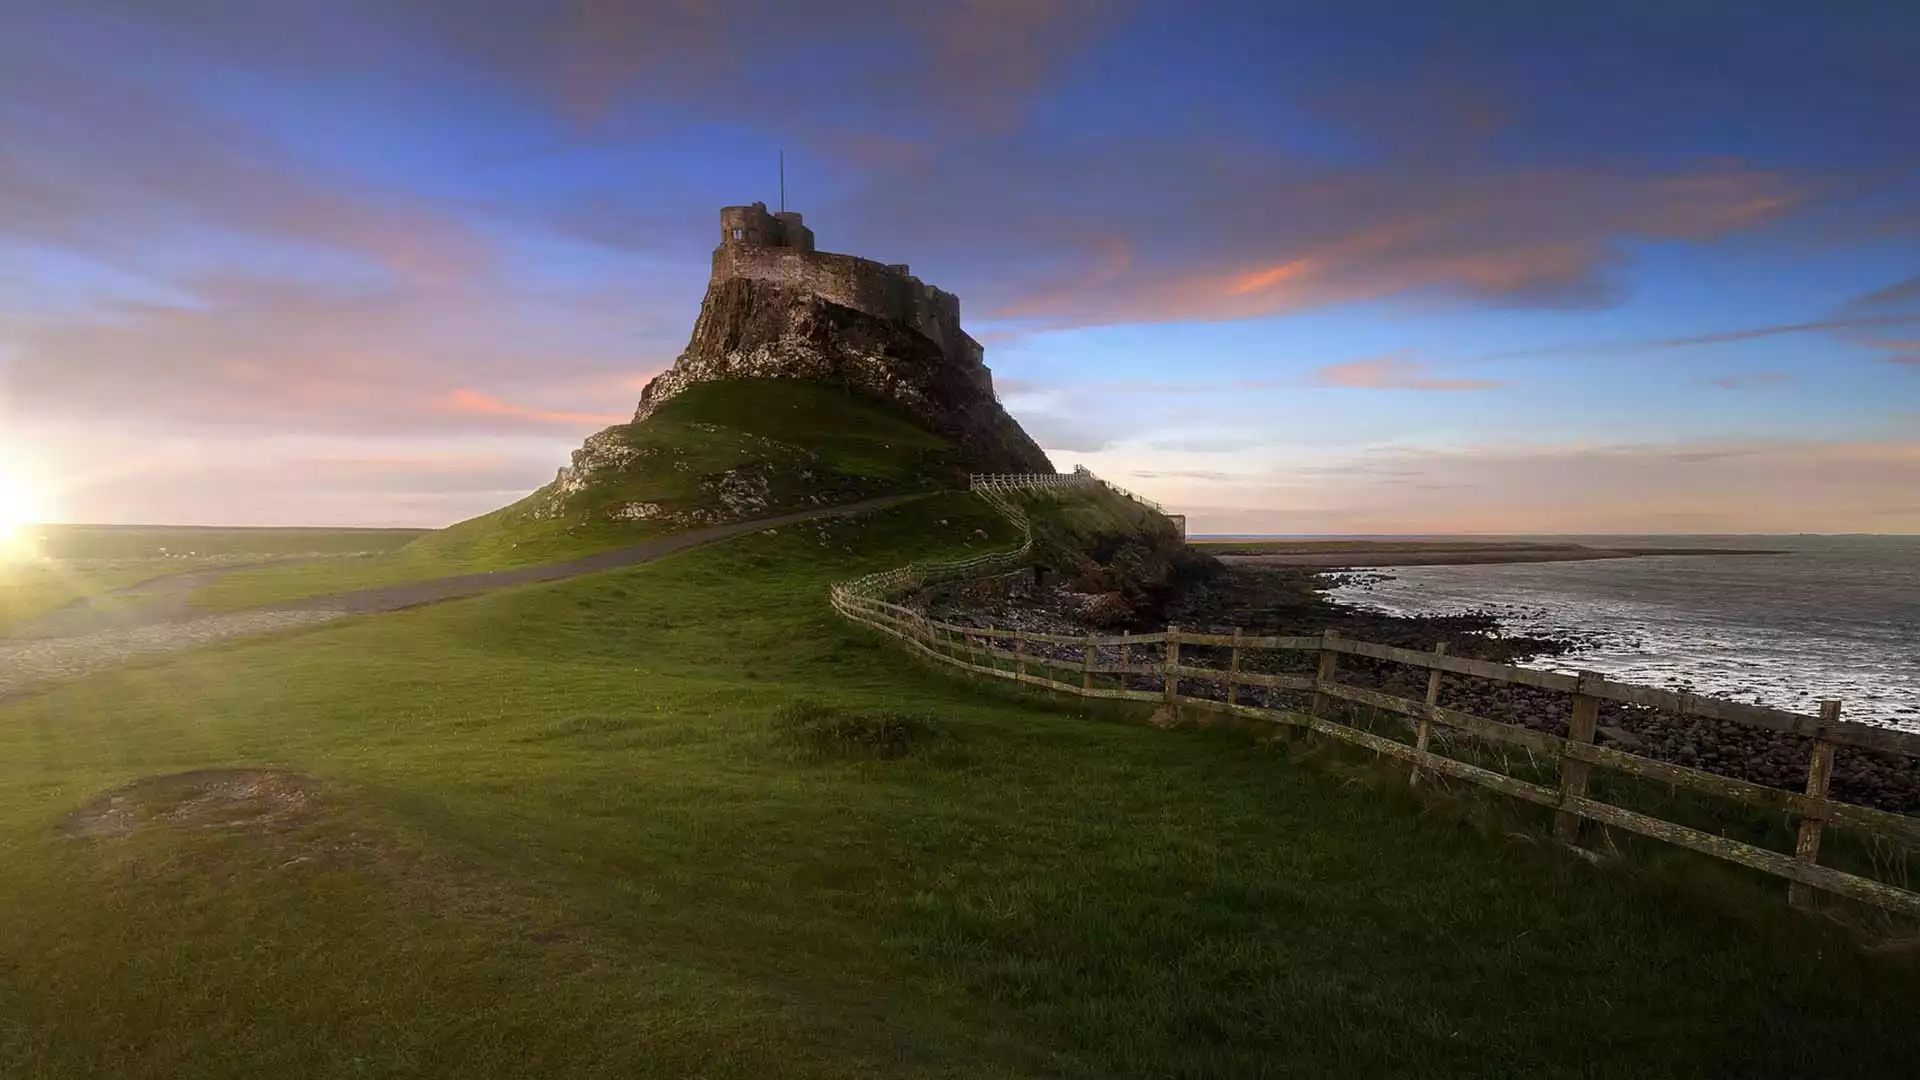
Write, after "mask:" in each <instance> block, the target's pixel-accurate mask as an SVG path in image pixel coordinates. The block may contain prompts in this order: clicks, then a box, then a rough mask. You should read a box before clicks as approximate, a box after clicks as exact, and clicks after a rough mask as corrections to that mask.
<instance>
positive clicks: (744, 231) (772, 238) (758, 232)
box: [720, 202, 813, 251]
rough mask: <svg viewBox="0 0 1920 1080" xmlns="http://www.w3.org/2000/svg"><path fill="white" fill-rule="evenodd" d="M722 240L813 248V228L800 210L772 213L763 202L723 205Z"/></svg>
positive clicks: (739, 244)
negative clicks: (806, 221) (808, 226)
mask: <svg viewBox="0 0 1920 1080" xmlns="http://www.w3.org/2000/svg"><path fill="white" fill-rule="evenodd" d="M720 244H721V246H723V247H728V246H732V247H772V248H792V249H793V250H795V251H812V250H813V230H812V229H809V228H807V226H806V225H805V223H803V222H802V221H801V219H800V212H799V211H797V210H782V211H780V212H779V213H777V214H769V213H767V204H766V203H763V202H757V203H754V204H753V205H752V206H723V207H721V208H720Z"/></svg>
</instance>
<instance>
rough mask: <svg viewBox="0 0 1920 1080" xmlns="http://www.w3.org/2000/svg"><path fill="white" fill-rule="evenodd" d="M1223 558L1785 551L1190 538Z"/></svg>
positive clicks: (1500, 559) (1357, 560) (1300, 560)
mask: <svg viewBox="0 0 1920 1080" xmlns="http://www.w3.org/2000/svg"><path fill="white" fill-rule="evenodd" d="M1193 543H1194V545H1195V546H1197V547H1199V548H1200V549H1201V550H1203V551H1206V552H1207V553H1208V554H1210V555H1213V556H1215V557H1217V558H1219V559H1220V560H1221V561H1222V562H1226V563H1234V564H1245V565H1253V566H1305V567H1320V568H1325V569H1336V568H1358V567H1381V566H1481V565H1496V564H1501V563H1542V562H1590V561H1593V560H1597V559H1638V558H1645V557H1648V556H1655V555H1789V554H1792V553H1791V552H1788V551H1782V550H1778V549H1762V548H1664V547H1617V548H1602V547H1589V546H1587V545H1584V544H1529V543H1516V542H1499V541H1494V542H1475V541H1465V540H1432V541H1422V540H1274V541H1251V542H1249V541H1244V540H1195V541H1193Z"/></svg>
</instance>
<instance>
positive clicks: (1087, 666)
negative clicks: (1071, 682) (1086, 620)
mask: <svg viewBox="0 0 1920 1080" xmlns="http://www.w3.org/2000/svg"><path fill="white" fill-rule="evenodd" d="M1093 642H1094V637H1093V631H1091V630H1089V631H1087V644H1086V646H1085V647H1084V649H1083V651H1082V652H1081V654H1080V689H1081V690H1092V689H1093V650H1094V644H1093ZM1089 696H1091V695H1089Z"/></svg>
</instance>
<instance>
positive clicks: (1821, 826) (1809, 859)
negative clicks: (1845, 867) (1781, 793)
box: [1787, 701, 1840, 910]
mask: <svg viewBox="0 0 1920 1080" xmlns="http://www.w3.org/2000/svg"><path fill="white" fill-rule="evenodd" d="M1839 722H1840V703H1839V702H1838V701H1823V702H1821V703H1820V724H1821V726H1822V728H1824V727H1825V726H1826V725H1829V724H1837V723H1839ZM1833 751H1834V745H1833V744H1832V743H1830V742H1828V741H1827V740H1825V739H1823V738H1820V737H1818V736H1815V737H1814V740H1813V757H1812V759H1811V760H1809V761H1808V762H1807V794H1808V795H1809V796H1811V797H1813V798H1816V799H1825V798H1826V797H1827V785H1828V784H1830V783H1832V781H1833ZM1826 826H1827V822H1826V819H1825V818H1810V817H1802V818H1801V819H1800V837H1799V839H1797V840H1795V841H1794V845H1793V857H1794V858H1796V859H1799V860H1800V861H1801V862H1803V863H1808V864H1810V865H1816V866H1817V865H1819V862H1820V834H1821V832H1822V831H1823V830H1825V829H1826ZM1813 894H1814V890H1813V887H1812V886H1811V885H1804V884H1802V883H1800V882H1798V881H1795V882H1790V883H1789V884H1788V885H1787V903H1788V904H1791V905H1792V906H1794V907H1797V908H1801V909H1803V910H1805V909H1810V908H1812V907H1813V906H1814V905H1813Z"/></svg>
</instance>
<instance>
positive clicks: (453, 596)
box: [0, 495, 925, 705]
mask: <svg viewBox="0 0 1920 1080" xmlns="http://www.w3.org/2000/svg"><path fill="white" fill-rule="evenodd" d="M924 497H925V496H923V495H893V496H889V497H887V498H884V499H869V500H867V501H865V502H857V503H846V504H843V505H840V506H827V507H821V508H820V509H817V510H803V511H800V512H798V513H793V514H782V515H780V516H778V517H770V518H760V519H758V520H755V521H741V522H735V523H733V524H731V525H711V526H708V527H707V528H704V529H693V530H690V531H688V532H683V533H676V534H674V535H672V536H663V537H660V538H658V539H656V540H649V541H647V542H646V543H643V544H635V545H633V546H631V547H624V548H616V549H614V550H612V551H603V552H599V553H597V554H594V555H588V556H585V557H582V558H578V559H569V560H567V561H566V562H557V563H546V564H544V565H539V566H519V567H514V568H513V569H511V570H494V571H491V572H488V573H484V574H463V575H460V576H458V577H447V578H436V579H433V580H431V581H412V582H407V583H405V584H401V585H386V586H382V587H380V588H377V589H361V590H358V591H356V592H348V593H339V594H336V595H333V596H318V597H314V598H312V599H308V600H297V601H293V602H290V603H284V604H273V605H269V606H266V607H259V608H250V609H248V610H246V611H236V612H229V613H225V614H220V615H200V616H194V615H192V614H191V613H190V610H189V609H188V608H187V605H186V598H187V596H188V595H189V594H190V593H191V592H192V591H193V589H194V588H197V587H198V586H199V585H201V584H204V583H205V582H206V581H208V580H210V579H211V578H212V577H214V576H218V575H219V574H221V573H226V572H228V571H230V570H237V569H239V567H221V568H219V569H216V570H206V571H193V572H190V573H186V574H179V575H176V576H174V577H170V578H161V579H157V580H154V581H148V582H143V583H141V584H140V585H135V586H130V587H129V590H147V591H148V592H152V593H154V594H157V595H159V596H160V597H161V600H160V601H158V602H155V603H151V604H146V603H142V604H136V605H134V606H133V607H131V608H130V609H124V610H113V609H111V608H106V609H95V608H93V607H91V606H86V607H80V606H70V607H69V608H62V609H61V610H60V611H58V612H54V613H53V614H50V615H46V616H43V617H42V618H41V619H37V620H34V621H33V622H32V623H30V624H27V625H25V626H22V627H19V628H16V631H15V633H14V634H13V635H11V636H9V637H4V638H0V705H4V704H6V703H8V702H10V701H14V700H17V699H19V698H22V697H25V696H27V695H29V694H31V693H34V692H35V691H38V690H42V689H45V688H46V687H48V686H51V685H52V684H55V683H59V682H65V681H67V680H69V679H76V678H79V677H80V676H82V675H87V674H90V673H92V672H95V671H99V670H101V669H102V668H107V667H112V666H114V665H117V664H121V663H125V662H126V661H129V660H133V659H138V658H140V657H145V656H151V655H154V654H157V653H165V652H173V651H176V650H179V649H188V648H193V647H195V646H198V645H205V644H209V643H211V642H215V641H220V640H224V639H226V638H232V637H241V636H246V635H252V634H267V633H274V632H276V631H280V630H288V629H293V628H296V627H301V626H310V625H313V624H316V623H321V622H327V621H330V620H333V619H338V618H343V617H345V616H348V615H365V614H371V613H374V612H380V611H399V610H401V609H403V608H410V607H419V606H420V605H422V604H434V603H439V602H441V601H443V600H458V599H462V598H464V597H469V596H478V595H480V594H481V593H487V592H492V591H494V590H496V589H505V588H510V587H512V586H515V585H530V584H536V583H540V582H548V581H564V580H566V579H567V578H575V577H580V576H583V575H586V574H597V573H601V572H603V571H607V570H617V569H619V568H621V567H625V566H637V565H639V564H641V563H646V562H652V561H653V560H655V559H658V558H661V557H663V556H666V555H671V554H674V553H675V552H679V551H685V550H687V549H689V548H696V547H701V546H703V545H706V544H712V543H716V542H718V541H721V540H727V539H731V538H732V537H735V536H743V535H745V534H747V533H752V532H759V531H760V530H762V529H774V528H779V527H780V526H782V525H791V524H793V523H795V522H800V521H808V520H811V519H813V518H821V517H844V516H847V515H851V514H864V513H867V512H868V511H871V510H878V509H881V508H884V507H888V506H893V505H895V504H897V503H902V502H908V501H911V500H913V499H919V498H924ZM163 582H165V583H169V585H168V587H166V588H154V587H155V586H159V585H161V583H163ZM142 595H144V593H143V594H142Z"/></svg>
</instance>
